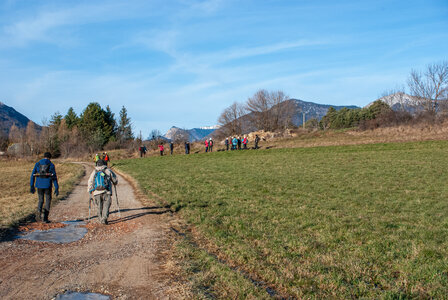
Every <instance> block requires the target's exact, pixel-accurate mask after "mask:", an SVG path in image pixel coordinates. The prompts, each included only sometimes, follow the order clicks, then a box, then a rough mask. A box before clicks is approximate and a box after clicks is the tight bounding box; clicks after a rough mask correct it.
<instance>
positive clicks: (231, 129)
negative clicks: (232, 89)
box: [218, 102, 245, 136]
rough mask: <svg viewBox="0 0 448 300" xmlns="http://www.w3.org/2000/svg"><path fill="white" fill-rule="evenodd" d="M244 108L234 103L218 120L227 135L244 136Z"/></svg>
mask: <svg viewBox="0 0 448 300" xmlns="http://www.w3.org/2000/svg"><path fill="white" fill-rule="evenodd" d="M244 113H245V110H244V106H243V105H242V104H241V103H238V102H234V103H233V104H232V105H230V106H229V107H227V108H226V109H224V111H223V112H222V113H221V115H220V116H219V118H218V124H219V125H221V126H222V130H223V131H224V132H225V135H226V136H228V135H240V134H242V130H243V128H242V120H241V117H242V116H243V115H244Z"/></svg>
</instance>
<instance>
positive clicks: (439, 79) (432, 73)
mask: <svg viewBox="0 0 448 300" xmlns="http://www.w3.org/2000/svg"><path fill="white" fill-rule="evenodd" d="M408 86H409V89H410V90H411V93H412V94H413V95H414V96H416V97H418V99H419V100H418V102H419V104H420V105H422V107H423V108H424V109H425V110H426V111H428V112H433V113H436V112H437V110H438V106H439V104H440V103H439V101H440V100H443V98H444V94H445V91H446V89H447V86H448V61H443V62H440V63H435V64H430V65H428V66H427V67H426V70H425V72H424V73H422V72H420V71H417V70H412V71H411V74H410V76H409V79H408Z"/></svg>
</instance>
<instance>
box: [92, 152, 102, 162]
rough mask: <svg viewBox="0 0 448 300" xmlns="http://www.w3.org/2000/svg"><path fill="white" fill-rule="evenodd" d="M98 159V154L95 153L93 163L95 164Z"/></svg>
mask: <svg viewBox="0 0 448 300" xmlns="http://www.w3.org/2000/svg"><path fill="white" fill-rule="evenodd" d="M99 159H100V155H99V154H98V153H97V154H96V155H95V158H94V159H93V161H94V162H95V164H96V162H97V161H98V160H99Z"/></svg>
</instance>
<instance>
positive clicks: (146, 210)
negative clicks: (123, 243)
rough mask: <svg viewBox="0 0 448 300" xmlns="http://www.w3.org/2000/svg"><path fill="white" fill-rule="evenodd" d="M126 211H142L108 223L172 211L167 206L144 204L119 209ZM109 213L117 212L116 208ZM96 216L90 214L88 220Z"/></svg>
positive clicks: (122, 211)
mask: <svg viewBox="0 0 448 300" xmlns="http://www.w3.org/2000/svg"><path fill="white" fill-rule="evenodd" d="M160 209H164V210H160ZM128 211H142V212H140V213H136V214H133V215H129V216H125V217H120V218H118V219H114V220H109V224H117V223H121V222H127V221H130V220H134V219H137V218H140V217H143V216H146V215H162V214H166V213H170V212H172V211H171V209H169V206H146V207H139V208H125V209H120V213H124V212H128ZM111 214H118V210H114V211H111V212H110V213H109V215H111ZM97 217H98V216H92V217H91V218H90V220H91V219H94V218H97ZM85 220H86V221H88V220H89V219H88V218H86V219H85Z"/></svg>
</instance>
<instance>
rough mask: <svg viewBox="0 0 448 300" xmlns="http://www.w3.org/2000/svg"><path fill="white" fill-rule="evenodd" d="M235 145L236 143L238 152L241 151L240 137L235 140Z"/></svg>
mask: <svg viewBox="0 0 448 300" xmlns="http://www.w3.org/2000/svg"><path fill="white" fill-rule="evenodd" d="M237 143H238V150H241V137H240V136H239V137H238V139H237Z"/></svg>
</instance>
